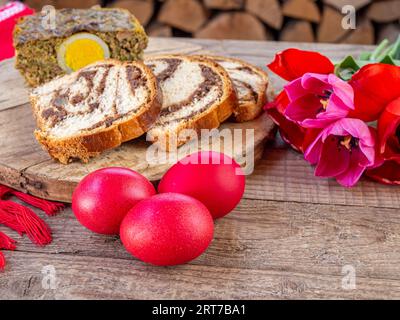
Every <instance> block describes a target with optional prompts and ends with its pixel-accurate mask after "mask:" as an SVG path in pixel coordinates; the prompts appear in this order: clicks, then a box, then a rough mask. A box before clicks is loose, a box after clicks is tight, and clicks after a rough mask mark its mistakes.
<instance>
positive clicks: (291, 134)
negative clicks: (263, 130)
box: [267, 109, 305, 152]
mask: <svg viewBox="0 0 400 320" xmlns="http://www.w3.org/2000/svg"><path fill="white" fill-rule="evenodd" d="M267 113H268V115H269V116H270V117H271V119H272V120H273V121H274V122H275V124H277V125H278V126H279V133H280V135H281V137H282V139H283V140H284V141H285V142H286V143H288V144H289V145H290V146H291V147H292V148H293V149H295V150H296V151H299V152H303V141H304V135H305V129H303V128H302V127H300V126H299V125H298V124H296V123H294V122H292V121H289V120H288V119H286V118H285V116H283V115H282V114H281V113H279V111H278V110H277V109H267Z"/></svg>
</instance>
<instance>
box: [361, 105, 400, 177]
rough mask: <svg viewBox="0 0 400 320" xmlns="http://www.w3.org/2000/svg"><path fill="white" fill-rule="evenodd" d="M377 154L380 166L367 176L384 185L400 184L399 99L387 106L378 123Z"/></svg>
mask: <svg viewBox="0 0 400 320" xmlns="http://www.w3.org/2000/svg"><path fill="white" fill-rule="evenodd" d="M378 137H379V153H380V155H381V156H382V157H383V159H384V163H383V165H382V166H380V167H378V168H376V169H373V170H370V171H368V176H370V177H372V178H373V179H375V180H377V181H379V182H383V183H386V184H400V98H397V99H396V100H393V101H392V102H391V103H389V104H388V105H387V107H386V108H385V110H384V111H383V113H382V115H381V117H380V118H379V121H378Z"/></svg>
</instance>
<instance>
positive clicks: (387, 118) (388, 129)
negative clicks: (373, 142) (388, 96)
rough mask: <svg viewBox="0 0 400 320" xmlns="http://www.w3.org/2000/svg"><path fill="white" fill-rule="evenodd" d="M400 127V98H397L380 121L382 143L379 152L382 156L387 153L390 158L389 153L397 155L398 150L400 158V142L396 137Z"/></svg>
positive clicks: (380, 140) (379, 128)
mask: <svg viewBox="0 0 400 320" xmlns="http://www.w3.org/2000/svg"><path fill="white" fill-rule="evenodd" d="M399 126H400V98H397V99H396V100H394V101H392V102H391V103H389V104H388V106H387V107H386V109H385V110H384V111H383V113H382V115H381V117H380V118H379V121H378V136H379V143H380V149H379V151H380V153H381V154H384V153H386V154H387V156H386V157H389V156H388V154H389V153H390V154H393V153H396V152H395V150H396V149H397V150H398V151H397V153H399V156H400V146H399V141H398V138H397V137H396V136H395V135H396V131H397V129H398V127H399ZM391 138H392V139H391ZM387 145H388V147H387ZM386 149H388V150H386Z"/></svg>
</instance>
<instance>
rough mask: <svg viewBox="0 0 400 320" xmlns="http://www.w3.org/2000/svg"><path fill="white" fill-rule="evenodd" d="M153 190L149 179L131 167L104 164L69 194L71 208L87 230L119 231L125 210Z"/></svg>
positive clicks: (106, 232)
mask: <svg viewBox="0 0 400 320" xmlns="http://www.w3.org/2000/svg"><path fill="white" fill-rule="evenodd" d="M155 193H156V191H155V189H154V186H153V185H152V184H151V182H150V181H149V180H147V179H146V178H145V177H143V176H142V175H141V174H139V173H137V172H135V171H133V170H130V169H128V168H119V167H110V168H104V169H100V170H97V171H94V172H92V173H90V174H89V175H87V176H86V177H85V178H83V180H82V181H81V182H80V183H79V184H78V186H77V187H76V189H75V191H74V194H73V196H72V211H73V212H74V214H75V216H76V218H77V219H78V221H79V222H80V223H81V224H82V225H84V226H85V227H86V228H88V229H89V230H92V231H93V232H96V233H101V234H118V233H119V227H120V225H121V222H122V219H123V218H124V217H125V215H126V214H127V213H128V211H129V210H130V209H131V208H132V207H133V206H134V205H135V204H136V203H138V202H139V201H141V200H143V199H146V198H149V197H151V196H153V195H154V194H155Z"/></svg>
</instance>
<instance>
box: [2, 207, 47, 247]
mask: <svg viewBox="0 0 400 320" xmlns="http://www.w3.org/2000/svg"><path fill="white" fill-rule="evenodd" d="M13 217H14V219H13ZM0 223H3V224H5V225H6V226H8V227H10V228H12V229H14V230H15V231H17V232H19V233H22V232H23V233H26V235H27V236H28V238H29V239H31V241H32V242H33V243H36V244H37V245H39V246H44V245H46V244H49V243H50V242H51V241H52V237H51V231H50V228H49V227H48V226H47V224H46V223H45V222H44V221H43V220H42V219H40V218H39V217H38V216H37V215H36V214H35V213H34V212H33V211H32V210H31V209H29V208H27V207H24V206H23V205H20V204H18V203H15V202H12V201H0Z"/></svg>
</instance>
